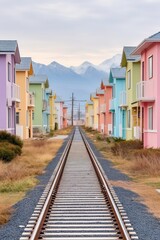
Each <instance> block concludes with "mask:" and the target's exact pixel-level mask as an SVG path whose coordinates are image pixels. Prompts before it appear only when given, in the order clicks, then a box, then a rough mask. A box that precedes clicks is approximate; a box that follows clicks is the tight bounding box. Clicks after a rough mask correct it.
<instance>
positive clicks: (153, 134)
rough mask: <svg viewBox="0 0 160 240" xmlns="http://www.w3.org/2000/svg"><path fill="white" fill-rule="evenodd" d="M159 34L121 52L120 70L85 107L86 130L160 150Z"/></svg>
mask: <svg viewBox="0 0 160 240" xmlns="http://www.w3.org/2000/svg"><path fill="white" fill-rule="evenodd" d="M159 120H160V32H158V33H156V34H154V35H152V36H150V37H148V38H147V39H144V40H143V41H142V42H141V43H140V44H139V45H138V46H126V47H124V48H123V52H122V58H121V67H119V68H111V69H110V74H109V78H108V79H107V80H104V81H102V82H101V86H100V88H99V89H97V90H96V92H95V93H93V94H91V96H90V100H89V101H88V102H87V103H86V126H88V127H92V128H93V129H96V130H98V131H99V132H101V133H104V134H106V135H110V136H115V137H121V138H123V139H126V140H130V139H140V140H142V141H143V144H144V147H147V148H149V147H153V148H159V147H160V121H159Z"/></svg>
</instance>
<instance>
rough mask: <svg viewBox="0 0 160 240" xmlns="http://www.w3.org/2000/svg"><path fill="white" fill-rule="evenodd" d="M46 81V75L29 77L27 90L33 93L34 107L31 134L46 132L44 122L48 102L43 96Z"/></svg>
mask: <svg viewBox="0 0 160 240" xmlns="http://www.w3.org/2000/svg"><path fill="white" fill-rule="evenodd" d="M47 82H48V78H47V76H46V75H35V76H30V77H29V91H30V92H32V93H33V94H34V99H35V108H34V113H33V116H32V119H33V134H36V133H46V131H47V127H46V124H45V123H44V119H45V117H44V114H46V110H47V106H48V103H47V101H46V98H45V89H46V85H47Z"/></svg>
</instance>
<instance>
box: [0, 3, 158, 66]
mask: <svg viewBox="0 0 160 240" xmlns="http://www.w3.org/2000/svg"><path fill="white" fill-rule="evenodd" d="M0 12H1V20H0V39H5V40H8V39H16V40H17V41H18V45H19V49H20V54H21V56H30V57H32V60H33V61H36V62H39V63H44V64H49V63H51V62H52V61H57V62H59V63H61V64H63V65H65V66H77V65H80V64H81V63H82V62H84V61H90V62H92V63H94V64H99V63H101V62H102V61H104V60H106V59H108V58H111V57H112V56H114V55H115V54H119V53H122V49H123V46H136V45H138V44H139V43H140V42H141V41H142V40H143V39H144V38H147V37H149V36H150V35H152V34H154V33H156V32H159V31H160V14H159V12H160V1H159V0H14V1H13V0H0Z"/></svg>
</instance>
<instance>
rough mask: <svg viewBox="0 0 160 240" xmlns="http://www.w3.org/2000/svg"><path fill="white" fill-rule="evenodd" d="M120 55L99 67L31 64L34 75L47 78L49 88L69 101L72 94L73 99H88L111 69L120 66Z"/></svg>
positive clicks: (86, 64) (84, 64)
mask: <svg viewBox="0 0 160 240" xmlns="http://www.w3.org/2000/svg"><path fill="white" fill-rule="evenodd" d="M120 61H121V55H120V54H117V55H115V56H114V57H112V58H110V59H107V60H105V61H104V62H102V63H101V64H99V65H94V64H92V63H90V62H87V61H86V62H84V63H82V64H81V65H80V66H77V67H75V66H71V67H65V66H63V65H61V64H59V63H58V62H55V61H53V62H51V63H50V64H49V65H45V64H41V63H36V62H33V68H34V73H35V74H45V75H47V76H48V80H49V85H50V88H52V90H53V92H56V94H57V95H59V96H60V97H61V98H62V99H64V100H67V99H68V100H69V99H70V98H71V95H72V93H74V97H75V99H77V100H78V99H83V100H87V99H89V96H90V93H92V92H94V91H95V90H96V89H97V88H98V87H99V86H100V83H101V81H102V80H103V79H105V78H108V74H109V70H110V68H111V67H118V66H119V65H120Z"/></svg>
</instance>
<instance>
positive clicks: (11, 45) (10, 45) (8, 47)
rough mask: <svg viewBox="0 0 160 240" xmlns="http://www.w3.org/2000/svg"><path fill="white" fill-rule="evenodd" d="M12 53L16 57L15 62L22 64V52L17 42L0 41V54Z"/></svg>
mask: <svg viewBox="0 0 160 240" xmlns="http://www.w3.org/2000/svg"><path fill="white" fill-rule="evenodd" d="M4 53H11V54H14V55H15V62H16V63H20V61H21V58H20V52H19V48H18V43H17V40H0V54H4Z"/></svg>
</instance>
